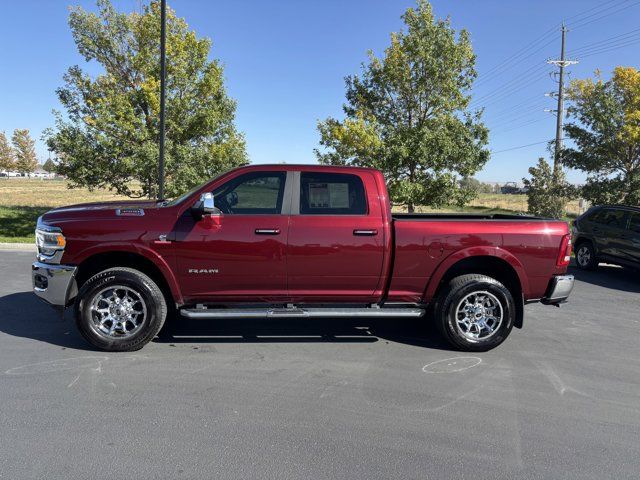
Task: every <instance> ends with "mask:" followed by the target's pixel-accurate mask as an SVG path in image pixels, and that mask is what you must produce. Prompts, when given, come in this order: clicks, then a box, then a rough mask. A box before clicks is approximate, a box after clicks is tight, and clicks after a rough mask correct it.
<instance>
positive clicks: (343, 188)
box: [329, 183, 349, 208]
mask: <svg viewBox="0 0 640 480" xmlns="http://www.w3.org/2000/svg"><path fill="white" fill-rule="evenodd" d="M329 203H330V205H329V207H330V208H349V185H348V184H347V183H330V184H329Z"/></svg>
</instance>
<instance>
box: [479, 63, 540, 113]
mask: <svg viewBox="0 0 640 480" xmlns="http://www.w3.org/2000/svg"><path fill="white" fill-rule="evenodd" d="M541 67H542V65H541ZM543 68H544V67H543ZM551 71H552V70H550V69H549V70H544V71H542V72H540V73H538V74H537V75H533V76H530V75H525V76H526V78H527V79H528V81H526V82H522V81H521V78H515V79H514V80H513V81H511V82H509V83H510V84H511V85H510V86H509V84H505V85H503V86H502V88H503V89H502V90H500V91H496V92H495V93H493V94H491V95H490V96H487V97H486V98H483V99H479V100H477V101H476V102H474V105H475V106H476V107H477V106H478V105H477V103H478V102H480V101H481V102H483V105H482V106H483V107H487V106H489V105H493V104H495V103H496V102H500V101H502V100H504V99H505V98H507V97H510V96H511V95H513V94H515V93H517V92H519V91H521V90H524V89H525V88H526V87H528V86H530V85H532V84H534V83H535V82H537V81H539V80H540V79H542V78H544V77H545V76H546V75H547V74H548V73H550V72H551ZM487 100H489V101H487Z"/></svg>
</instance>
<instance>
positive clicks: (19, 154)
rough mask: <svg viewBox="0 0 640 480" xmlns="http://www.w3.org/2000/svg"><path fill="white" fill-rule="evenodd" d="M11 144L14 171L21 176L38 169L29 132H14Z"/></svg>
mask: <svg viewBox="0 0 640 480" xmlns="http://www.w3.org/2000/svg"><path fill="white" fill-rule="evenodd" d="M11 143H12V144H13V151H14V154H15V162H14V166H15V169H16V171H17V172H19V173H22V174H25V173H31V172H33V171H34V170H35V169H36V168H37V167H38V158H37V157H36V142H35V141H34V140H33V138H31V135H29V130H26V129H16V130H14V131H13V135H12V136H11Z"/></svg>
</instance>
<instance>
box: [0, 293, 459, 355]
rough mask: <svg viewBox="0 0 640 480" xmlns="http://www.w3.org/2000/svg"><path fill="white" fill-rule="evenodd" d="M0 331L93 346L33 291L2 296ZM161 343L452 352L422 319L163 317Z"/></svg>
mask: <svg viewBox="0 0 640 480" xmlns="http://www.w3.org/2000/svg"><path fill="white" fill-rule="evenodd" d="M0 332H3V333H5V334H7V335H11V336H14V337H20V338H28V339H33V340H37V341H40V342H45V343H49V344H52V345H57V346H60V347H62V348H65V349H66V348H69V349H78V350H93V348H92V347H91V346H90V345H89V344H88V343H87V342H85V340H84V339H83V338H82V337H81V336H80V334H79V333H78V331H77V329H76V326H75V324H74V322H73V319H72V317H71V314H70V312H69V311H67V313H66V315H65V316H64V319H62V318H61V317H60V314H59V313H58V312H57V311H55V310H54V309H52V308H51V307H49V306H47V305H45V304H44V303H43V302H42V301H41V300H39V299H37V298H36V297H35V296H34V295H33V293H31V292H20V293H13V294H10V295H6V296H4V297H0ZM154 341H155V342H156V343H160V344H165V343H166V344H177V343H190V344H196V345H197V344H211V343H322V342H326V343H375V342H380V341H382V342H395V343H402V344H407V345H413V346H419V347H424V348H431V349H437V350H451V348H450V347H449V346H448V345H447V344H446V343H445V342H444V340H442V338H441V337H440V335H439V334H438V332H437V331H436V330H435V328H433V327H432V325H431V324H430V322H429V319H428V318H424V319H418V320H414V319H411V320H409V319H393V318H390V319H379V318H376V319H366V318H354V319H312V320H302V319H268V320H255V319H233V320H231V319H228V320H227V319H225V320H222V319H217V320H193V319H187V318H182V317H180V318H170V319H167V322H166V323H165V327H164V328H163V330H162V331H161V332H160V335H159V336H158V337H157V338H156V339H155V340H154Z"/></svg>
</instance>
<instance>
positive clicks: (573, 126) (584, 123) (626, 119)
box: [562, 67, 640, 205]
mask: <svg viewBox="0 0 640 480" xmlns="http://www.w3.org/2000/svg"><path fill="white" fill-rule="evenodd" d="M569 98H570V100H571V102H572V103H571V106H570V107H569V108H568V114H569V116H570V117H571V118H572V120H573V121H572V122H571V123H567V124H566V125H565V127H564V130H565V132H566V134H567V136H568V137H569V138H570V139H571V140H573V142H574V143H575V147H573V148H567V149H565V150H564V151H563V152H562V161H563V163H564V164H565V165H567V166H569V167H571V168H575V169H578V170H582V171H584V172H586V173H587V175H588V176H587V182H586V184H585V185H584V187H583V188H582V195H583V196H584V198H586V199H587V200H589V201H591V202H592V203H594V204H604V203H626V204H629V205H640V71H638V70H637V69H635V68H633V67H617V68H616V69H615V70H614V72H613V77H612V78H611V79H610V80H607V81H603V80H602V79H601V78H600V74H599V72H596V80H595V81H594V80H593V79H590V78H589V79H585V80H574V81H573V82H571V85H570V88H569Z"/></svg>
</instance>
